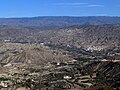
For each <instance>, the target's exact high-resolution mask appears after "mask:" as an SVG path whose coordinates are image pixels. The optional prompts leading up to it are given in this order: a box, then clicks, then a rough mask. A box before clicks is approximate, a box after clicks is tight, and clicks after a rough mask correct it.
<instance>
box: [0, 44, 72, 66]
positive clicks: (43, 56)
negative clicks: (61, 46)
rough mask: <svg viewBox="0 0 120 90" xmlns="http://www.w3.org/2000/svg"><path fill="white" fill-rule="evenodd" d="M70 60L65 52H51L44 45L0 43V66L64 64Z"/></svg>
mask: <svg viewBox="0 0 120 90" xmlns="http://www.w3.org/2000/svg"><path fill="white" fill-rule="evenodd" d="M68 60H72V58H71V57H70V56H69V55H67V52H65V51H62V50H59V51H58V50H52V49H50V48H49V47H47V46H44V45H36V44H18V43H1V44H0V65H7V64H13V63H15V64H34V65H44V64H46V63H48V62H65V61H68Z"/></svg>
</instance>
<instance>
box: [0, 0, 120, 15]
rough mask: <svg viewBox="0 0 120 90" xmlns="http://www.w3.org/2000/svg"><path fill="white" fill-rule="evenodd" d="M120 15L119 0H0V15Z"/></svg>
mask: <svg viewBox="0 0 120 90" xmlns="http://www.w3.org/2000/svg"><path fill="white" fill-rule="evenodd" d="M31 16H120V0H0V17H31Z"/></svg>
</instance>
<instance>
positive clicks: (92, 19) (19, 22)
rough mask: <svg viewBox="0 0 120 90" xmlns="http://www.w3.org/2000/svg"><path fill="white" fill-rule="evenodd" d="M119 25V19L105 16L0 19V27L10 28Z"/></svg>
mask: <svg viewBox="0 0 120 90" xmlns="http://www.w3.org/2000/svg"><path fill="white" fill-rule="evenodd" d="M116 23H120V17H109V16H108V17H107V16H88V17H70V16H43V17H32V18H0V25H10V26H39V27H45V26H47V27H48V26H52V27H53V26H62V27H63V26H71V25H76V24H78V25H83V24H92V25H93V24H95V25H96V24H116Z"/></svg>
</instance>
